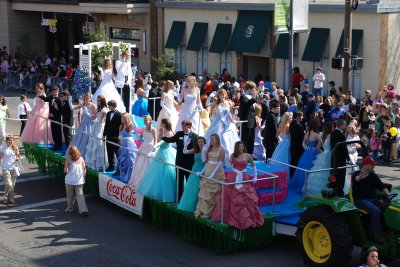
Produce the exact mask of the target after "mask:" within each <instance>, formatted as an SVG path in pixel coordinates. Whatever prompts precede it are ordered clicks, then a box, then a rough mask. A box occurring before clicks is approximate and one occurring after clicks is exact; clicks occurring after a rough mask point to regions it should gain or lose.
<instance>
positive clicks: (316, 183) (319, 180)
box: [303, 122, 333, 195]
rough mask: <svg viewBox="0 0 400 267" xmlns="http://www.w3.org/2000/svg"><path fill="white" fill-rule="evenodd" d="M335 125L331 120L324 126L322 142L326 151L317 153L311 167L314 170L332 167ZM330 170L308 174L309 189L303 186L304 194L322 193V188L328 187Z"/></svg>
mask: <svg viewBox="0 0 400 267" xmlns="http://www.w3.org/2000/svg"><path fill="white" fill-rule="evenodd" d="M332 129H333V126H332V123H331V122H326V123H325V124H324V127H323V128H322V142H323V146H322V147H323V149H324V151H323V152H322V153H320V154H318V155H317V157H316V158H315V160H314V162H313V164H314V166H313V167H312V168H311V170H312V171H315V170H322V169H330V168H331V155H332V153H331V132H332ZM329 176H330V171H322V172H314V173H310V174H309V175H308V179H307V190H306V188H305V186H303V194H304V195H305V194H307V195H310V194H311V195H314V194H320V193H321V190H322V189H324V188H326V184H327V183H328V178H329Z"/></svg>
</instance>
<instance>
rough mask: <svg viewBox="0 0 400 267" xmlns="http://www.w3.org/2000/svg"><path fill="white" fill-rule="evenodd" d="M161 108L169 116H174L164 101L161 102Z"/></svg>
mask: <svg viewBox="0 0 400 267" xmlns="http://www.w3.org/2000/svg"><path fill="white" fill-rule="evenodd" d="M160 106H161V107H162V108H163V109H165V110H166V111H167V113H168V116H171V115H172V113H171V111H170V110H169V109H168V108H167V106H166V105H165V102H164V101H160Z"/></svg>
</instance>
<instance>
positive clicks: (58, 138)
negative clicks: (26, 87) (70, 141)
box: [39, 86, 62, 151]
mask: <svg viewBox="0 0 400 267" xmlns="http://www.w3.org/2000/svg"><path fill="white" fill-rule="evenodd" d="M59 91H60V89H58V87H57V86H54V87H53V90H52V93H53V94H52V95H50V96H39V97H40V98H41V99H43V100H44V101H46V102H49V119H51V124H50V127H51V134H52V136H53V141H54V147H53V148H52V149H51V150H53V151H60V150H62V133H61V132H62V131H61V124H60V123H61V100H60V98H59V97H58V93H59ZM57 122H58V123H57Z"/></svg>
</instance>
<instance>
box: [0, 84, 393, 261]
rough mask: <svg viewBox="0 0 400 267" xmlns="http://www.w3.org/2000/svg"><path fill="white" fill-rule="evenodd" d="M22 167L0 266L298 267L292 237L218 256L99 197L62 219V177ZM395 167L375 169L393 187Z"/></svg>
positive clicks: (4, 223) (12, 129)
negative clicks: (87, 213)
mask: <svg viewBox="0 0 400 267" xmlns="http://www.w3.org/2000/svg"><path fill="white" fill-rule="evenodd" d="M1 92H4V90H1ZM4 95H5V97H6V100H7V103H8V106H9V109H10V113H11V117H13V118H15V117H16V106H17V103H18V101H19V92H15V91H6V92H5V93H4ZM29 97H30V98H31V99H32V95H29ZM31 99H30V101H31ZM19 126H20V124H19V122H15V121H10V122H9V123H8V124H7V133H13V134H18V133H19ZM18 144H19V145H20V143H19V142H18ZM23 162H24V165H25V172H24V173H23V174H22V175H21V176H20V177H19V179H18V183H17V186H16V193H17V194H16V201H17V205H9V206H5V205H3V204H0V262H1V263H0V266H2V267H3V266H4V267H8V266H251V267H256V266H278V267H279V266H282V267H283V266H285V267H286V266H303V264H302V259H301V258H300V256H299V254H298V253H297V251H296V245H295V239H294V238H292V237H277V238H275V239H274V241H273V242H272V243H271V244H270V245H269V246H268V247H267V248H265V249H261V250H257V251H251V252H243V253H239V254H235V255H229V256H219V255H215V254H214V253H213V252H212V251H210V250H208V249H205V248H200V247H197V246H193V245H190V244H188V243H185V242H184V241H182V240H181V239H179V238H178V237H176V236H174V235H172V234H170V233H168V232H161V231H158V230H156V229H155V228H154V227H153V226H152V225H150V224H149V223H147V222H144V221H141V220H140V219H139V218H138V217H136V216H133V215H128V214H127V213H124V212H120V211H119V210H118V209H116V208H115V207H114V206H113V205H111V204H109V203H107V202H105V201H102V200H101V199H95V198H92V197H90V196H89V197H87V205H88V208H89V211H90V216H89V217H88V218H82V217H79V216H78V214H77V213H74V214H67V213H65V212H64V209H65V206H66V203H65V202H66V200H65V190H64V183H63V178H50V177H47V176H43V175H42V174H40V173H39V172H38V169H37V166H36V165H32V164H28V163H27V162H26V161H25V160H24V161H23ZM399 170H400V163H399V162H396V163H395V164H394V166H392V167H377V168H376V171H377V173H379V174H380V175H382V176H383V179H384V181H386V182H390V183H392V184H394V185H395V186H396V187H398V188H400V175H399ZM2 190H3V183H0V194H1V195H2V194H3V191H2ZM356 253H357V251H355V255H354V257H353V258H355V259H356V258H358V255H357V254H356Z"/></svg>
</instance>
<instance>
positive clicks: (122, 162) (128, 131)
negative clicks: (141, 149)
mask: <svg viewBox="0 0 400 267" xmlns="http://www.w3.org/2000/svg"><path fill="white" fill-rule="evenodd" d="M121 121H122V124H121V131H120V133H119V144H120V145H121V148H120V149H119V152H118V166H119V168H118V169H119V172H120V175H119V179H120V180H121V181H122V182H124V183H128V182H129V179H130V178H131V175H132V170H133V167H134V166H135V161H136V151H137V150H138V148H137V146H136V143H135V140H134V139H133V134H134V130H135V129H134V128H135V127H134V126H133V123H132V122H131V119H130V115H129V113H124V114H122V118H121Z"/></svg>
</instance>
